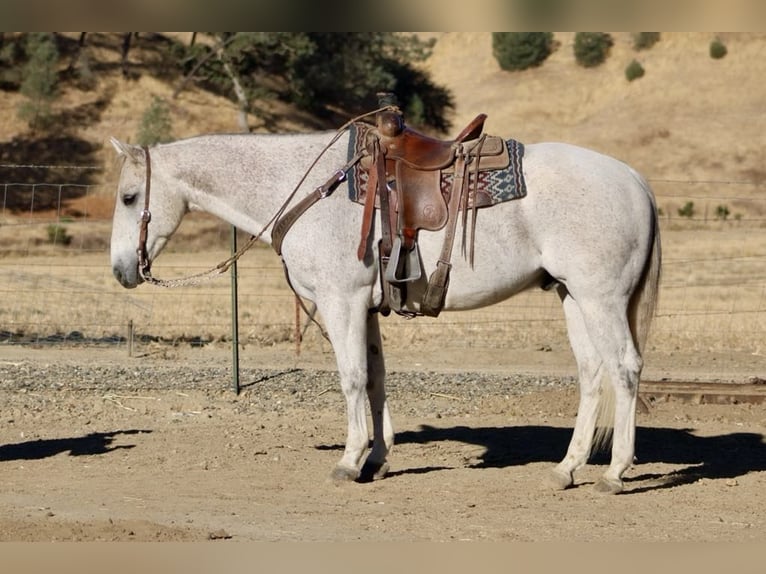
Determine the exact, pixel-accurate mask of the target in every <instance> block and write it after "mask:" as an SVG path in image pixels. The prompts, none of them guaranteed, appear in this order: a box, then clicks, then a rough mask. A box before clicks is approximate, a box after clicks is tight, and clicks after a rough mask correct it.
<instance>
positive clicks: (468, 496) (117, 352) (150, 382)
mask: <svg viewBox="0 0 766 574" xmlns="http://www.w3.org/2000/svg"><path fill="white" fill-rule="evenodd" d="M541 355H544V357H543V358H542V359H541V358H540V357H535V356H534V354H530V353H518V355H514V356H510V357H508V359H509V365H513V367H512V368H509V369H508V371H517V372H519V373H522V374H521V375H518V376H500V375H498V374H497V373H496V372H495V373H492V372H489V371H484V372H483V371H482V369H481V368H480V367H478V366H477V365H478V364H481V362H482V358H481V357H478V358H477V357H471V358H469V357H465V358H464V360H463V361H462V363H461V361H460V358H459V357H454V356H451V357H443V360H441V361H440V360H439V355H438V353H437V352H435V353H434V354H432V355H430V356H424V357H422V363H421V364H422V365H423V366H422V367H418V369H419V370H413V369H412V368H409V367H408V365H411V363H410V362H408V359H409V358H408V357H406V356H403V355H396V354H393V355H392V354H389V358H388V370H389V380H390V382H389V385H388V386H389V395H390V404H391V409H392V415H393V419H394V425H395V428H396V433H397V434H396V440H397V445H396V447H395V448H394V451H393V453H392V455H391V459H390V461H391V472H390V474H389V475H388V477H387V478H385V479H384V480H381V481H377V482H373V483H365V484H360V483H351V484H341V485H338V484H335V483H333V482H332V481H330V480H329V474H330V471H331V469H332V467H333V465H334V464H335V462H336V461H337V460H338V459H339V457H340V455H341V451H342V444H343V441H344V437H345V415H344V411H343V408H344V407H343V399H342V395H341V393H340V391H339V389H338V385H337V382H336V379H335V375H334V372H333V370H332V369H333V365H332V358H331V356H329V355H327V354H324V355H311V354H308V355H303V356H301V357H299V358H296V357H295V355H293V354H291V352H290V350H289V349H279V348H274V349H273V350H268V349H260V348H259V349H245V350H244V351H243V353H242V354H241V357H240V361H241V365H242V374H243V376H242V379H241V381H240V384H241V385H242V390H241V393H240V394H239V395H235V393H234V392H233V391H232V390H231V383H230V374H231V371H230V368H229V366H230V351H229V350H228V349H226V348H202V349H192V348H178V349H175V350H174V351H173V352H172V353H170V354H167V353H166V354H164V355H163V354H157V353H146V354H144V356H137V357H133V358H128V357H127V355H126V353H125V350H124V349H115V348H76V347H69V348H43V347H39V348H33V347H28V346H0V373H2V380H0V481H1V482H2V489H0V540H2V541H102V540H106V541H129V540H140V541H205V540H241V541H413V540H415V541H418V540H419V541H481V540H489V541H609V542H612V541H762V540H764V538H766V497H764V496H763V485H764V479H765V478H766V446H765V445H764V436H765V435H766V405H763V404H761V405H756V404H730V405H711V404H689V403H684V402H680V401H678V400H673V399H671V400H668V401H657V402H655V403H653V404H652V405H651V409H650V412H648V413H639V415H638V426H639V429H638V439H637V443H638V444H637V463H636V464H635V466H634V467H632V468H631V469H630V470H629V471H628V472H627V475H626V492H625V493H624V494H622V495H618V496H603V495H599V494H597V493H596V492H595V491H594V490H593V489H592V488H591V485H592V483H593V482H594V481H595V480H596V479H597V477H598V476H599V475H600V473H601V472H602V471H603V470H604V466H603V464H604V459H603V458H597V459H596V460H595V461H594V463H593V464H592V465H589V466H587V467H585V468H583V469H581V470H580V471H579V473H578V474H577V475H576V485H575V487H574V488H571V489H569V490H566V491H564V492H551V491H548V490H545V489H544V488H543V487H542V486H541V482H542V481H541V479H542V478H543V476H544V474H545V473H546V471H547V470H548V469H549V468H550V467H551V466H552V465H553V464H554V463H555V462H556V461H557V460H558V459H559V458H561V457H562V456H563V454H564V451H565V449H566V445H567V443H568V440H569V437H570V433H571V427H572V424H573V422H574V416H575V414H576V408H577V406H576V405H577V394H576V388H575V387H574V385H573V382H572V379H571V377H570V376H568V375H564V374H563V373H565V372H566V371H568V370H569V364H570V362H571V359H570V358H569V357H568V356H567V355H565V354H563V353H562V354H558V353H550V352H549V353H541ZM525 357H526V360H525ZM677 359H678V357H677V356H676V357H673V358H672V360H673V363H674V364H678V362H677ZM657 360H658V359H656V358H655V363H656V362H657ZM761 360H762V359H761ZM458 364H460V368H457V365H458ZM668 365H670V363H668ZM544 367H545V368H544ZM655 368H657V366H656V365H655ZM557 369H558V370H559V371H560V372H561V373H562V375H561V376H558V375H555V376H550V375H549V374H544V373H551V372H556V370H557Z"/></svg>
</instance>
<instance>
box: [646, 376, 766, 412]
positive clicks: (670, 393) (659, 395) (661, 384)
mask: <svg viewBox="0 0 766 574" xmlns="http://www.w3.org/2000/svg"><path fill="white" fill-rule="evenodd" d="M638 389H639V390H638V397H639V401H638V402H639V408H640V409H641V410H642V411H644V412H648V411H649V409H650V406H651V404H652V403H653V402H658V401H667V400H669V399H670V398H673V399H677V400H680V401H682V402H687V403H693V404H724V405H731V404H737V403H755V404H762V403H764V402H766V379H760V378H759V379H755V380H754V381H753V382H748V383H705V382H699V381H688V382H687V381H641V384H640V385H639V388H638Z"/></svg>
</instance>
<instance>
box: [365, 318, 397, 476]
mask: <svg viewBox="0 0 766 574" xmlns="http://www.w3.org/2000/svg"><path fill="white" fill-rule="evenodd" d="M385 377H386V368H385V362H384V360H383V344H382V340H381V337H380V324H379V322H378V315H377V313H373V314H370V315H369V317H368V318H367V397H368V399H369V401H370V412H371V413H372V429H373V433H372V436H373V439H372V450H371V451H370V454H369V455H368V456H367V460H366V461H365V463H364V466H363V467H362V473H361V476H360V479H361V480H376V479H379V478H383V477H384V476H385V475H386V473H387V472H388V462H387V460H386V457H387V456H388V453H389V452H390V451H391V448H392V447H393V446H394V430H393V427H392V425H391V417H390V415H389V413H388V403H387V401H386V387H385Z"/></svg>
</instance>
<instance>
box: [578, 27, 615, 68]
mask: <svg viewBox="0 0 766 574" xmlns="http://www.w3.org/2000/svg"><path fill="white" fill-rule="evenodd" d="M612 44H614V40H613V39H612V36H611V34H607V33H606V32H577V33H576V34H575V39H574V54H575V59H576V60H577V63H578V64H580V65H581V66H583V67H585V68H593V67H595V66H598V65H600V64H603V63H604V62H605V61H606V57H607V56H608V55H609V49H610V48H611V47H612Z"/></svg>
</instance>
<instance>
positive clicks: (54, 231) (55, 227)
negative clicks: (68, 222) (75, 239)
mask: <svg viewBox="0 0 766 574" xmlns="http://www.w3.org/2000/svg"><path fill="white" fill-rule="evenodd" d="M46 231H47V233H48V243H53V244H54V245H69V244H70V243H72V236H71V235H69V233H68V232H67V230H66V227H64V226H63V225H59V224H58V223H51V224H50V225H49V226H48V227H47V229H46Z"/></svg>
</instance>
